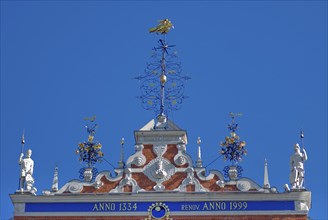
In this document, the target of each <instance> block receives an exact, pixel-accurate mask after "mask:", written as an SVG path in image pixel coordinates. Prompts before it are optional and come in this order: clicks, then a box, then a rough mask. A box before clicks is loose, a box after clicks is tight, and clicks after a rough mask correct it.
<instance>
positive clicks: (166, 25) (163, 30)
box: [149, 18, 174, 34]
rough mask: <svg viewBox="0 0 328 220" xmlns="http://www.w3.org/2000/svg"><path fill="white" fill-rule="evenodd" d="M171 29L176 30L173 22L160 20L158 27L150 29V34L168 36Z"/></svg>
mask: <svg viewBox="0 0 328 220" xmlns="http://www.w3.org/2000/svg"><path fill="white" fill-rule="evenodd" d="M171 28H174V26H173V24H172V22H171V21H170V20H169V19H167V18H166V19H163V20H159V24H158V25H157V26H156V27H153V28H150V29H149V32H150V33H157V34H167V33H168V32H169V31H170V29H171Z"/></svg>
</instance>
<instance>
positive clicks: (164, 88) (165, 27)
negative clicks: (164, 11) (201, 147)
mask: <svg viewBox="0 0 328 220" xmlns="http://www.w3.org/2000/svg"><path fill="white" fill-rule="evenodd" d="M171 28H173V25H172V23H171V21H169V19H163V20H161V21H159V24H158V25H157V26H156V27H154V28H151V29H149V32H150V33H157V34H162V36H163V38H162V39H159V41H158V46H157V47H155V48H153V54H152V56H151V61H150V62H149V63H147V67H146V70H145V71H144V72H145V73H144V74H143V75H140V76H139V77H136V78H135V79H137V80H139V82H140V83H141V86H140V89H141V92H142V94H141V96H139V97H138V98H140V99H141V101H142V106H143V107H144V108H145V109H146V110H154V111H155V114H156V115H157V121H158V122H159V126H157V127H155V128H158V129H161V128H163V127H164V128H165V127H166V126H165V122H166V120H167V114H168V112H170V111H175V110H178V109H179V108H180V104H181V103H182V101H183V99H184V98H186V97H185V96H184V94H183V90H184V82H185V81H186V80H188V79H190V78H189V77H187V76H183V75H181V72H182V71H181V63H180V62H179V61H178V57H177V53H176V52H175V51H173V52H171V51H170V49H171V48H172V47H174V45H168V44H167V42H166V39H165V36H166V34H167V33H168V32H169V31H170V29H171Z"/></svg>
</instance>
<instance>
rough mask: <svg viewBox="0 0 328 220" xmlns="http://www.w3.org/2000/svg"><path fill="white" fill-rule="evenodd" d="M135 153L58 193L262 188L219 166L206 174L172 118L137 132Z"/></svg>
mask: <svg viewBox="0 0 328 220" xmlns="http://www.w3.org/2000/svg"><path fill="white" fill-rule="evenodd" d="M134 136H135V142H136V144H135V153H134V154H133V155H131V156H130V157H129V158H128V160H127V161H126V164H125V167H124V168H117V169H115V170H114V171H115V174H114V175H113V174H111V173H110V172H109V171H104V172H101V173H99V174H98V175H97V177H96V178H95V181H94V182H82V181H79V180H72V181H70V182H68V183H66V184H65V185H64V186H63V187H62V188H61V189H60V190H59V191H58V192H56V193H55V194H62V193H65V194H67V193H82V194H83V193H123V192H130V193H140V192H149V191H152V192H154V191H166V192H168V191H172V192H226V191H244V192H246V191H259V192H264V189H263V188H261V187H260V186H259V185H258V184H256V183H255V182H254V181H252V180H251V179H248V178H241V179H238V180H225V179H224V176H223V174H222V173H221V172H220V171H217V170H210V171H209V174H206V170H205V168H204V167H198V166H194V162H193V160H192V159H191V157H190V155H189V154H188V153H187V133H186V131H185V130H182V129H180V128H179V127H178V126H177V125H176V124H174V123H173V122H172V121H170V120H168V121H167V122H164V123H157V124H156V122H155V120H151V121H150V122H148V123H147V124H146V125H145V126H144V127H143V128H141V129H140V130H137V131H135V132H134Z"/></svg>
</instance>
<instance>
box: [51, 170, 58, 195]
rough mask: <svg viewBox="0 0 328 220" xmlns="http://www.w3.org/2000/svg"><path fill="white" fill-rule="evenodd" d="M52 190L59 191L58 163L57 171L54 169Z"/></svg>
mask: <svg viewBox="0 0 328 220" xmlns="http://www.w3.org/2000/svg"><path fill="white" fill-rule="evenodd" d="M51 191H52V192H57V191H58V166H57V165H56V167H55V171H54V178H53V180H52V187H51Z"/></svg>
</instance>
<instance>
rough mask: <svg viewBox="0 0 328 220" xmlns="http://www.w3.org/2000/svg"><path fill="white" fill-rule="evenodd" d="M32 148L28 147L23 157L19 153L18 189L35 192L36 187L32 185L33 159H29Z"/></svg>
mask: <svg viewBox="0 0 328 220" xmlns="http://www.w3.org/2000/svg"><path fill="white" fill-rule="evenodd" d="M31 155H32V150H31V149H28V150H27V151H26V156H25V158H24V159H23V156H24V154H23V153H22V154H21V155H20V158H19V161H18V164H19V165H20V166H21V172H20V191H21V192H24V190H25V189H26V190H27V191H29V192H31V193H33V194H35V192H36V188H35V187H33V184H34V178H33V168H34V161H33V160H32V159H31Z"/></svg>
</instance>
